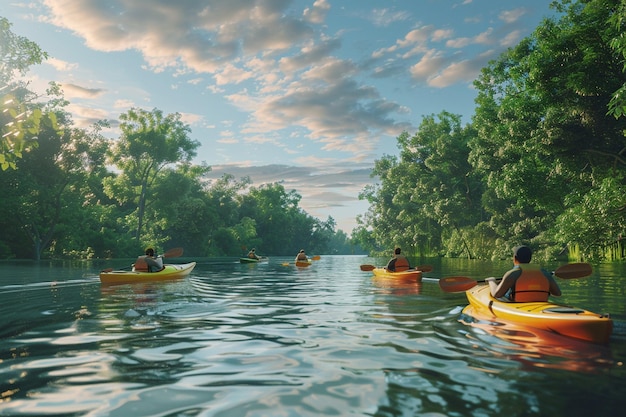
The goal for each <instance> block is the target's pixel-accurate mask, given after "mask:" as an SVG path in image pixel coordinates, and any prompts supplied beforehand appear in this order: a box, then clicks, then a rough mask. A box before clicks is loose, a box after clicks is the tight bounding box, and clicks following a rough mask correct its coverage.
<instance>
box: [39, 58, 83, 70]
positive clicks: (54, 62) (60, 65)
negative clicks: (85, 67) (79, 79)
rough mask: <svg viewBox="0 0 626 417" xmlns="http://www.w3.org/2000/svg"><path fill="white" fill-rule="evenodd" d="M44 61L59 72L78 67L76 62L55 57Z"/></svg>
mask: <svg viewBox="0 0 626 417" xmlns="http://www.w3.org/2000/svg"><path fill="white" fill-rule="evenodd" d="M44 63H46V64H48V65H50V66H52V67H53V68H54V69H55V70H57V71H60V72H69V71H72V70H75V69H76V68H78V64H76V63H71V62H67V61H63V60H61V59H57V58H48V59H47V60H45V61H44Z"/></svg>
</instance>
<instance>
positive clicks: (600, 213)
mask: <svg viewBox="0 0 626 417" xmlns="http://www.w3.org/2000/svg"><path fill="white" fill-rule="evenodd" d="M552 7H553V8H554V9H555V12H556V13H555V16H557V17H554V18H549V19H548V18H546V19H544V21H543V22H542V23H541V24H540V25H539V27H537V28H536V29H535V31H534V32H533V33H532V34H531V35H530V36H528V37H527V38H525V39H524V40H522V41H521V42H520V43H519V44H518V45H517V46H515V47H514V48H511V49H509V50H508V51H507V52H506V53H504V54H503V55H502V56H500V57H499V58H498V59H497V60H495V61H492V62H490V64H489V65H488V66H487V67H486V68H483V70H482V72H481V75H480V77H479V78H478V79H476V80H475V82H474V86H475V88H476V91H477V98H476V108H475V113H474V114H473V116H472V121H471V123H469V124H467V125H465V126H463V125H462V124H461V122H460V116H458V115H453V114H449V113H448V112H445V111H444V112H440V113H439V114H436V115H434V114H433V115H431V116H428V117H425V118H424V119H423V120H422V122H421V125H420V126H419V129H418V132H417V133H415V134H414V135H412V136H411V135H409V134H408V133H405V134H403V135H401V136H400V137H399V138H398V148H399V150H400V152H399V157H396V156H384V157H383V158H381V159H379V160H377V161H376V164H375V168H374V175H377V176H378V177H380V183H379V185H376V186H372V187H369V188H368V189H366V190H364V191H363V192H362V193H361V196H360V197H361V198H362V199H366V200H367V201H369V203H370V209H369V211H368V212H367V213H366V214H365V215H363V216H361V217H360V218H359V219H358V220H359V226H358V228H357V230H356V231H354V232H353V236H354V237H355V238H356V239H357V240H359V241H360V242H362V244H363V245H364V247H365V248H367V249H369V250H380V249H384V248H387V247H389V246H391V245H393V244H397V245H401V246H402V247H403V248H412V249H413V251H414V252H413V255H445V256H451V257H468V258H482V259H495V258H501V259H508V258H509V257H510V250H511V248H512V247H513V246H515V245H517V244H519V243H525V244H528V245H530V246H531V247H533V248H534V249H535V251H536V253H537V254H538V256H539V257H541V258H543V259H554V258H558V257H568V258H569V259H605V260H614V259H624V258H626V253H625V245H624V240H623V239H624V237H626V136H625V135H626V118H625V117H624V116H625V114H626V84H625V81H626V77H625V72H624V69H625V67H624V62H625V58H626V25H625V23H626V21H625V19H626V1H624V0H622V1H618V0H593V1H560V2H554V3H553V4H552Z"/></svg>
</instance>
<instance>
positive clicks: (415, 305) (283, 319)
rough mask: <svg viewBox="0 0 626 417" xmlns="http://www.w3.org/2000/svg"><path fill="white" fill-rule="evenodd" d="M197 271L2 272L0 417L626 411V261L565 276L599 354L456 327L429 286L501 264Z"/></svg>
mask: <svg viewBox="0 0 626 417" xmlns="http://www.w3.org/2000/svg"><path fill="white" fill-rule="evenodd" d="M198 261H199V264H198V265H197V267H196V269H195V270H194V271H193V273H192V275H190V276H189V277H187V278H186V279H183V280H178V281H171V282H159V283H153V284H150V283H144V284H134V285H120V286H109V287H105V286H101V285H100V283H99V281H98V278H97V272H98V271H99V269H101V268H103V266H102V265H90V264H87V265H84V264H62V265H56V264H49V265H44V264H37V265H33V264H11V263H7V264H0V273H1V275H0V276H1V277H2V278H0V317H2V326H1V328H0V338H1V344H0V415H88V416H124V417H125V416H129V415H132V416H195V415H203V416H319V415H337V416H343V415H355V416H416V415H421V416H503V415H506V416H535V415H536V416H542V415H552V416H583V415H584V416H588V415H594V416H605V415H606V416H608V415H614V413H615V410H619V409H621V408H622V407H624V406H625V405H626V399H625V398H624V395H623V392H622V391H623V386H624V383H625V382H626V372H625V370H624V365H623V362H624V359H625V354H626V326H625V325H624V323H626V311H625V307H624V302H623V300H624V295H625V294H624V287H625V285H624V276H625V274H624V272H625V271H624V269H626V268H625V267H624V266H623V265H622V266H621V267H620V266H617V267H616V266H604V265H601V266H600V267H599V268H597V269H596V271H595V272H594V275H593V276H592V277H590V278H587V279H582V280H568V281H561V282H560V283H561V286H562V289H563V292H564V296H563V297H562V301H563V302H564V303H567V304H571V305H577V306H580V307H584V308H588V309H590V310H594V311H598V312H610V313H611V315H612V317H613V318H614V319H615V321H616V325H615V331H614V335H613V337H612V339H611V343H610V344H609V345H608V346H598V345H593V344H587V343H584V342H578V341H574V340H570V339H567V338H562V337H559V336H555V335H553V334H550V333H545V332H543V333H542V332H539V331H534V330H529V329H524V328H516V327H514V326H511V325H508V324H507V325H501V324H497V323H490V322H480V321H476V320H474V319H472V318H471V317H464V316H462V315H461V310H462V308H463V307H464V306H465V304H466V299H465V296H464V294H462V293H461V294H446V293H443V292H442V291H441V290H440V289H439V287H438V285H437V283H436V280H437V279H438V278H441V277H443V276H449V275H467V276H470V277H472V278H475V279H480V278H484V277H485V276H491V275H497V274H499V273H501V271H504V270H506V269H508V265H507V264H505V263H502V264H493V263H480V262H475V261H464V260H458V261H457V260H438V259H437V260H427V261H428V262H421V263H430V264H433V265H434V270H433V271H432V272H429V273H425V274H424V276H425V278H424V280H423V282H421V283H418V282H414V281H413V282H411V281H410V280H408V281H394V280H389V279H374V278H373V277H372V274H371V272H362V271H361V270H360V269H359V265H361V264H376V263H377V264H383V263H384V262H385V260H382V259H372V258H364V257H356V256H355V257H339V256H336V257H335V256H323V257H322V259H320V260H319V261H316V262H314V263H313V265H312V266H311V267H309V268H296V267H295V266H293V265H287V266H285V265H283V263H284V262H289V261H290V260H289V259H270V262H269V263H266V264H253V265H248V264H239V263H238V260H219V262H218V261H216V260H198ZM181 262H182V260H181ZM106 266H108V265H106ZM106 266H104V267H106ZM556 266H558V265H555V267H556ZM620 268H621V269H620Z"/></svg>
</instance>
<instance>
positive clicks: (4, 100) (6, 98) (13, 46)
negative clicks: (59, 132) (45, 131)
mask: <svg viewBox="0 0 626 417" xmlns="http://www.w3.org/2000/svg"><path fill="white" fill-rule="evenodd" d="M47 58H48V55H47V54H46V53H45V52H43V51H42V50H41V48H40V47H39V46H38V45H37V44H36V43H34V42H32V41H30V40H28V39H27V38H25V37H23V36H18V35H16V34H14V33H13V32H11V23H9V21H8V20H7V19H6V18H4V17H0V103H1V104H0V110H1V111H0V133H1V135H0V168H2V170H3V171H4V170H7V169H9V168H12V169H15V168H16V165H15V162H16V160H17V159H19V158H21V157H22V155H23V153H24V152H25V151H26V150H28V149H29V148H32V147H35V146H37V141H36V139H37V137H36V134H37V132H39V129H40V124H41V123H42V122H43V123H49V125H51V126H53V127H54V126H55V123H56V120H55V114H54V112H51V113H47V114H45V113H43V112H42V111H41V109H40V106H38V105H36V104H33V102H34V101H35V99H36V98H37V96H36V95H35V94H33V93H32V92H31V91H29V90H28V89H27V88H26V85H25V83H24V82H23V81H20V82H16V81H14V79H15V77H17V76H19V75H24V74H26V72H27V71H28V68H30V67H31V66H32V65H35V64H40V63H41V62H42V61H43V60H44V59H47Z"/></svg>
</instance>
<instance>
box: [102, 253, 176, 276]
mask: <svg viewBox="0 0 626 417" xmlns="http://www.w3.org/2000/svg"><path fill="white" fill-rule="evenodd" d="M182 255H183V248H172V249H170V250H168V251H167V252H165V253H164V254H163V255H161V257H162V258H178V257H179V256H182ZM131 268H132V267H131ZM124 269H128V268H122V269H120V271H123V270H124ZM102 272H113V268H106V269H103V270H102Z"/></svg>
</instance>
